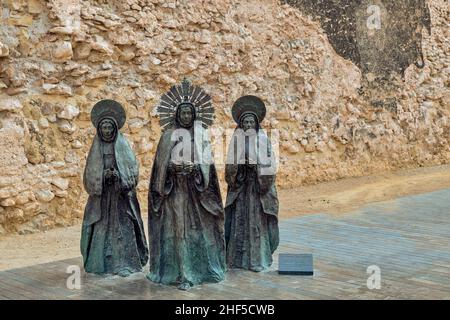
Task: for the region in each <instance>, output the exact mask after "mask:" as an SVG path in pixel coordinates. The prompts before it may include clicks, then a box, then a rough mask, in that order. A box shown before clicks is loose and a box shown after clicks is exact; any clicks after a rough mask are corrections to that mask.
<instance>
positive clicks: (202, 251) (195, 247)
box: [147, 129, 226, 285]
mask: <svg viewBox="0 0 450 320" xmlns="http://www.w3.org/2000/svg"><path fill="white" fill-rule="evenodd" d="M173 134H174V129H169V130H167V131H165V132H164V133H163V135H162V136H161V139H160V141H159V144H158V147H157V150H156V155H155V160H154V163H153V169H152V174H151V179H150V186H149V196H148V202H149V209H148V210H149V211H148V215H149V218H148V224H149V243H150V270H149V274H148V276H147V278H148V279H150V280H151V281H154V282H158V283H163V284H167V285H177V284H182V283H189V284H190V285H196V284H200V283H203V282H219V281H221V280H223V279H224V274H225V269H226V265H225V242H224V230H223V224H224V211H223V205H222V199H221V195H220V189H219V183H218V179H217V173H216V169H215V166H214V164H213V163H212V162H211V163H208V161H206V162H207V163H201V164H198V166H197V170H194V171H193V172H191V173H187V174H181V173H177V172H175V171H174V170H171V169H170V168H171V167H170V165H169V164H170V162H173V161H174V159H172V150H173V149H174V147H175V146H176V145H177V144H178V143H179V141H177V140H176V139H175V140H174V139H173ZM193 136H194V135H192V137H193ZM191 143H192V149H193V151H194V153H196V154H199V153H201V152H203V151H206V152H207V153H208V150H210V146H209V141H208V140H207V139H200V138H197V137H195V138H194V139H192V140H191ZM208 158H209V159H211V157H210V154H209V155H208Z"/></svg>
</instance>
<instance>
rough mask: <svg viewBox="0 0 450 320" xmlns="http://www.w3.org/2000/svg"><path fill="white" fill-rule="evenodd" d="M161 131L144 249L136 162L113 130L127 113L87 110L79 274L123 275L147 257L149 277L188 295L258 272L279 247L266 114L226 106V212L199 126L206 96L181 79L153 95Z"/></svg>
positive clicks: (251, 102)
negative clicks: (235, 272)
mask: <svg viewBox="0 0 450 320" xmlns="http://www.w3.org/2000/svg"><path fill="white" fill-rule="evenodd" d="M157 110H158V114H159V117H160V124H161V127H162V135H161V138H160V140H159V143H158V146H157V150H156V154H155V158H154V162H153V168H152V172H151V177H150V184H149V191H148V238H149V239H148V240H149V241H148V243H149V245H148V246H147V239H146V236H145V233H144V228H143V222H142V218H141V213H140V207H139V203H138V200H137V196H136V186H137V183H138V176H139V166H138V162H137V160H136V157H135V155H134V153H133V151H132V149H131V147H130V145H129V144H128V142H127V140H126V138H125V137H124V136H123V135H122V134H121V133H120V128H121V127H122V126H123V125H124V123H125V119H126V115H125V111H124V109H123V107H122V106H121V105H120V104H119V103H118V102H116V101H113V100H102V101H100V102H98V103H97V104H96V105H95V106H94V108H93V109H92V112H91V120H92V123H93V125H94V126H95V128H96V129H97V135H96V136H95V138H94V141H93V144H92V146H91V150H90V152H89V155H88V157H87V162H86V168H85V172H84V186H85V189H86V191H87V193H88V194H89V198H88V202H87V205H86V208H85V214H84V220H83V227H82V235H81V252H82V255H83V261H84V268H85V270H86V272H90V273H97V274H116V275H120V276H128V275H130V274H131V273H135V272H141V271H142V270H143V267H144V266H145V265H146V264H147V262H148V261H149V262H150V263H149V272H148V274H147V278H148V279H149V280H151V281H153V282H156V283H161V284H165V285H175V286H177V287H178V288H179V289H182V290H188V289H189V288H190V287H192V286H194V285H198V284H201V283H207V282H220V281H222V280H223V279H224V278H225V273H226V270H227V269H230V268H242V269H247V270H252V271H256V272H258V271H263V270H265V269H267V268H268V267H270V265H271V264H272V254H273V252H274V251H275V250H276V248H277V246H278V242H279V235H278V198H277V192H276V187H275V177H276V161H275V157H274V154H273V152H272V149H271V145H270V141H269V138H268V136H267V134H266V133H265V131H264V130H263V129H262V128H261V127H260V123H261V122H262V120H263V119H264V116H265V113H266V109H265V105H264V103H263V102H262V100H261V99H259V98H257V97H255V96H244V97H241V98H239V99H238V100H237V101H236V102H235V104H234V105H233V108H232V114H233V118H234V120H235V121H236V123H237V127H236V129H235V131H234V134H233V136H232V138H231V141H230V145H229V147H228V152H227V157H226V165H225V179H226V182H227V184H228V191H227V198H226V202H225V207H224V206H223V202H222V197H221V193H220V188H219V180H218V177H217V172H216V167H215V165H214V161H213V154H212V148H211V141H210V139H209V137H208V130H207V128H208V127H209V126H210V125H211V124H212V123H213V119H214V108H213V106H212V102H211V97H210V96H209V95H208V94H207V93H206V92H205V91H204V90H203V89H202V88H200V87H198V86H194V85H192V84H191V83H190V82H189V81H187V80H183V81H182V83H181V84H180V85H177V86H173V87H172V88H171V89H170V90H169V91H168V92H167V93H166V94H164V95H163V96H162V97H161V100H160V104H159V106H158V107H157Z"/></svg>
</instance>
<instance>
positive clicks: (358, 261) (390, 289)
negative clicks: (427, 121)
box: [0, 189, 450, 299]
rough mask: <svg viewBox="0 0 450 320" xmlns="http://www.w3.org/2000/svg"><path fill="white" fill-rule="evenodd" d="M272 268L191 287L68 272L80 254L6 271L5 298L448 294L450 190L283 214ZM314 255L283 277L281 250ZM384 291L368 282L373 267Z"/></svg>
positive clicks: (1, 280)
mask: <svg viewBox="0 0 450 320" xmlns="http://www.w3.org/2000/svg"><path fill="white" fill-rule="evenodd" d="M280 233H281V244H280V248H279V250H278V251H277V254H276V256H275V261H276V262H275V264H274V265H273V267H272V269H271V270H269V271H268V272H264V273H259V274H257V273H253V272H248V271H240V270H237V271H236V270H232V271H230V272H229V273H228V275H227V279H226V281H224V282H223V283H221V284H207V285H202V286H198V287H195V288H193V289H192V290H191V291H189V292H183V291H179V290H177V289H174V288H171V287H164V286H160V285H156V284H153V283H150V282H149V281H147V280H146V279H145V277H144V274H136V275H133V276H131V277H129V278H125V279H122V278H119V277H107V278H104V277H100V276H94V275H86V274H84V273H82V274H81V289H80V290H77V289H75V290H70V289H68V288H67V286H66V280H67V278H68V277H69V276H70V274H68V273H66V270H67V267H68V266H70V265H80V262H81V260H80V259H79V258H76V259H69V260H63V261H57V262H52V263H48V264H41V265H35V266H31V267H26V268H20V269H13V270H7V271H3V272H0V299H37V298H40V299H55V298H58V299H450V189H446V190H441V191H437V192H433V193H427V194H422V195H418V196H410V197H405V198H400V199H397V200H393V201H387V202H381V203H377V204H372V205H369V206H366V207H364V208H363V209H362V210H359V211H356V212H350V213H347V214H343V215H338V216H336V215H327V214H314V215H308V216H302V217H297V218H291V219H286V220H283V221H282V222H281V224H280ZM281 252H283V253H285V252H287V253H307V252H311V253H313V254H314V264H315V265H314V269H315V275H314V276H313V277H308V276H280V275H278V274H277V272H276V270H277V255H278V253H281ZM372 265H376V266H378V267H379V268H380V270H381V289H379V290H377V289H374V290H369V289H368V288H367V278H368V277H369V274H367V268H368V267H369V266H372Z"/></svg>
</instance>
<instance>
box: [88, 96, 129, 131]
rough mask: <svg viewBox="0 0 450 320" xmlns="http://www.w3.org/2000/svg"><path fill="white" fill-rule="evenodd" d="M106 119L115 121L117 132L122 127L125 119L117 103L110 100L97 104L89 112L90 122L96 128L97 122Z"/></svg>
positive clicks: (122, 110)
mask: <svg viewBox="0 0 450 320" xmlns="http://www.w3.org/2000/svg"><path fill="white" fill-rule="evenodd" d="M106 117H111V118H113V119H114V120H115V121H116V123H117V129H118V130H119V129H120V128H122V127H123V125H124V124H125V120H126V119H127V116H126V114H125V109H124V108H123V106H122V105H121V104H120V103H119V102H117V101H115V100H110V99H105V100H101V101H99V102H97V103H96V104H95V105H94V107H93V108H92V111H91V121H92V124H93V125H94V126H95V127H96V128H97V126H98V124H99V122H100V121H101V120H102V119H103V118H106Z"/></svg>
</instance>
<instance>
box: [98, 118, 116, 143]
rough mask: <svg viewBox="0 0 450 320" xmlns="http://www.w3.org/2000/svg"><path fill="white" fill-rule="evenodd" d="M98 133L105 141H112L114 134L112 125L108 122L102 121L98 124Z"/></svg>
mask: <svg viewBox="0 0 450 320" xmlns="http://www.w3.org/2000/svg"><path fill="white" fill-rule="evenodd" d="M100 133H101V136H102V137H103V138H104V139H105V140H112V139H113V138H114V133H115V128H114V124H113V123H112V122H111V121H110V120H103V121H102V122H101V123H100Z"/></svg>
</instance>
